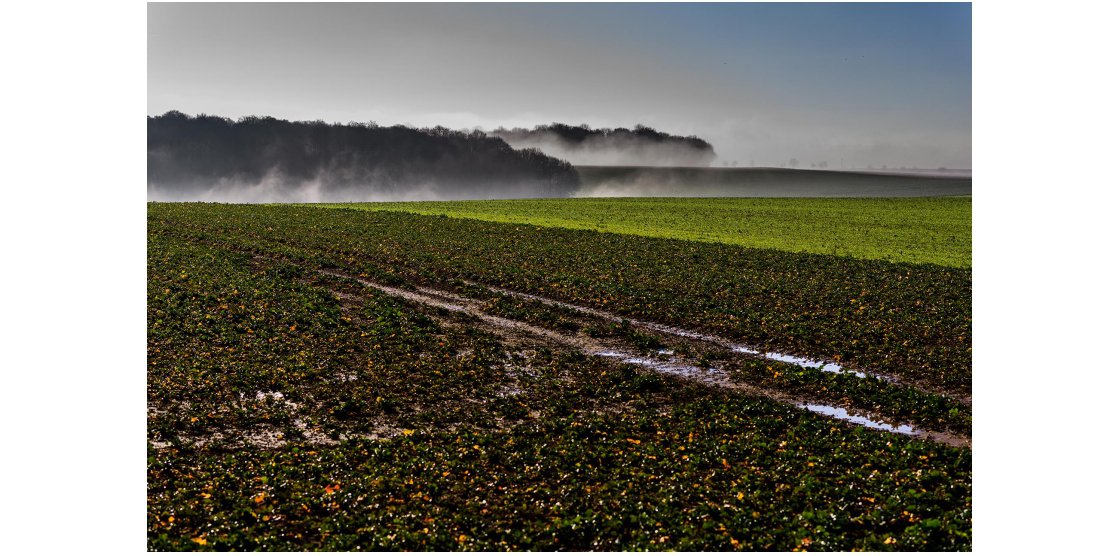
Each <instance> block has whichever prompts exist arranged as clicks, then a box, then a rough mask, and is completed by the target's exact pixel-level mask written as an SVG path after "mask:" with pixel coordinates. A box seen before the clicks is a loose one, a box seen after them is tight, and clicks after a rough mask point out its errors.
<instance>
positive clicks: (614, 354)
mask: <svg viewBox="0 0 1120 556" xmlns="http://www.w3.org/2000/svg"><path fill="white" fill-rule="evenodd" d="M592 355H597V356H599V357H610V358H612V359H621V360H622V362H623V363H630V364H632V365H641V366H643V367H645V368H647V369H651V370H654V371H657V372H659V373H667V374H672V375H677V376H684V377H688V378H693V379H696V378H699V379H701V380H704V381H705V382H710V383H722V382H724V379H725V378H726V375H724V373H723V372H721V371H720V370H719V369H703V368H701V367H697V366H695V365H688V364H685V363H677V362H673V361H661V360H659V359H650V358H648V357H641V356H639V355H635V354H633V353H624V352H618V351H613V350H603V351H596V352H594V353H593V354H592Z"/></svg>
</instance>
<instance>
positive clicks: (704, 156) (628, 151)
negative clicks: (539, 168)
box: [490, 123, 716, 166]
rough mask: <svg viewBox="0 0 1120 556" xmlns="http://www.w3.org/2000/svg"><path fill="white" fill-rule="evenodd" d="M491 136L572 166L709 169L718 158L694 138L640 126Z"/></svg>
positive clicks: (546, 128)
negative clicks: (699, 167) (547, 155)
mask: <svg viewBox="0 0 1120 556" xmlns="http://www.w3.org/2000/svg"><path fill="white" fill-rule="evenodd" d="M490 134H491V135H493V136H494V137H500V138H502V139H504V140H506V142H508V143H509V144H510V145H513V146H514V147H533V148H539V149H541V150H542V151H543V152H545V153H548V154H550V155H553V156H557V157H560V158H564V159H566V160H568V161H569V162H572V163H573V164H595V165H599V164H603V165H646V164H648V165H656V166H707V165H709V164H710V163H711V162H712V161H713V160H715V158H716V153H715V149H714V148H712V145H711V143H708V142H707V141H705V140H703V139H701V138H699V137H696V136H695V135H689V136H681V135H672V134H669V133H665V132H662V131H658V130H656V129H653V128H652V127H648V126H644V125H641V124H638V125H636V126H634V129H627V128H624V127H618V128H614V129H610V128H601V129H593V128H591V127H590V126H588V125H587V124H583V125H578V126H572V125H567V124H562V123H552V124H549V125H539V126H537V127H534V128H532V129H526V128H513V129H505V128H498V129H496V130H494V131H492V132H491V133H490Z"/></svg>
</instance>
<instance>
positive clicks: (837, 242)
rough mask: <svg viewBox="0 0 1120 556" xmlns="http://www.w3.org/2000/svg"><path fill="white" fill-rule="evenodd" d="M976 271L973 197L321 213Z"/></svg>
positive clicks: (462, 205) (393, 206)
mask: <svg viewBox="0 0 1120 556" xmlns="http://www.w3.org/2000/svg"><path fill="white" fill-rule="evenodd" d="M327 206H333V207H350V208H356V209H361V210H374V211H382V210H385V211H402V212H412V213H416V214H431V215H441V214H442V215H447V216H452V217H456V218H474V219H478V220H486V221H490V222H511V223H522V224H534V225H537V226H554V227H560V228H572V229H579V230H596V231H603V232H614V233H620V234H634V235H640V236H648V237H663V238H674V239H686V240H694V241H704V242H717V243H727V244H731V245H741V246H745V247H760V248H771V249H780V250H785V251H795V252H807V253H819V254H826V255H845V256H851V257H858V258H864V259H882V260H888V261H894V262H911V263H932V264H938V265H946V266H953V267H971V266H972V198H971V197H919V198H897V199H874V198H872V199H757V198H755V199H751V198H738V199H727V198H721V199H695V198H626V199H550V200H536V199H533V200H509V201H444V202H411V203H360V204H345V205H327Z"/></svg>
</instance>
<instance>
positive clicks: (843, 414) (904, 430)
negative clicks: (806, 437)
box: [798, 404, 922, 436]
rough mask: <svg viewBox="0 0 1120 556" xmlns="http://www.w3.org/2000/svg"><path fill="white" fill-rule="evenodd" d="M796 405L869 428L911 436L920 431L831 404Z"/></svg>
mask: <svg viewBox="0 0 1120 556" xmlns="http://www.w3.org/2000/svg"><path fill="white" fill-rule="evenodd" d="M798 407H800V408H802V409H808V410H809V411H812V412H813V413H818V414H820V415H827V416H829V417H832V418H834V419H841V420H844V421H848V422H849V423H855V424H857V425H863V426H865V427H867V428H869V429H877V430H883V431H890V432H895V433H899V434H907V435H911V436H913V435H916V434H919V433H921V432H922V431H920V430H918V429H916V428H914V427H912V426H910V425H899V426H897V427H896V426H894V425H891V424H890V423H883V422H881V421H873V420H871V419H868V418H867V417H860V416H859V415H851V414H849V413H848V410H846V409H844V408H842V407H832V406H831V405H816V404H798Z"/></svg>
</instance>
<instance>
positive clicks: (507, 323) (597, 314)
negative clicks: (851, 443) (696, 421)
mask: <svg viewBox="0 0 1120 556" xmlns="http://www.w3.org/2000/svg"><path fill="white" fill-rule="evenodd" d="M312 270H313V271H314V272H315V273H317V274H319V275H321V276H324V277H330V278H334V279H338V280H343V281H351V282H352V283H354V284H358V285H360V286H362V287H364V288H370V289H373V290H377V291H379V292H381V293H383V294H385V295H389V296H391V297H395V298H398V299H403V300H406V301H408V302H411V303H414V304H416V305H418V306H420V307H421V308H426V309H428V311H425V312H428V313H430V311H431V310H432V309H434V310H436V312H439V311H447V312H451V313H457V314H460V315H465V316H467V317H469V318H471V319H476V326H478V327H479V328H481V329H483V330H485V331H487V332H490V333H492V334H494V335H495V336H497V337H499V338H501V339H502V341H503V343H510V344H514V345H521V346H541V345H544V346H549V347H561V348H567V349H572V350H576V351H579V352H582V353H584V354H585V355H588V356H593V357H599V358H601V359H604V360H607V361H610V362H612V363H613V364H630V365H637V366H639V367H641V368H644V369H646V370H648V371H652V372H657V373H662V374H667V375H672V376H677V377H680V378H683V379H685V380H691V381H695V382H699V383H702V384H705V385H708V386H710V387H716V388H725V389H731V390H735V391H739V392H743V393H746V394H749V395H754V396H762V397H766V398H770V399H773V400H776V401H779V402H783V403H787V404H791V405H795V406H798V407H801V408H803V409H806V410H808V411H812V412H814V413H817V414H819V415H824V416H826V417H830V418H834V419H837V420H842V421H846V422H848V423H854V424H856V425H857V426H867V427H870V428H874V429H879V430H886V431H890V432H894V433H899V434H905V435H908V436H913V437H918V438H924V439H928V440H933V441H935V442H939V443H944V444H949V445H953V446H969V447H971V444H972V440H971V437H970V436H967V435H962V434H957V433H953V432H947V431H934V430H924V429H919V428H918V427H913V426H910V425H905V424H892V423H891V422H890V420H888V419H885V418H883V417H882V416H879V415H876V414H875V413H874V412H870V411H864V410H854V411H851V412H849V411H848V410H847V409H845V408H841V407H834V406H831V405H828V403H829V402H828V401H827V400H820V399H807V398H805V397H803V396H794V395H790V394H788V393H785V392H781V391H778V390H773V389H767V388H761V387H759V386H757V385H752V384H747V383H743V382H738V381H735V380H733V379H732V378H731V377H730V376H729V374H728V373H727V372H726V371H725V370H723V369H721V368H720V366H718V365H705V366H700V365H697V364H695V363H692V362H689V361H686V360H684V358H682V357H679V356H676V355H675V354H673V353H672V352H670V353H669V354H662V355H661V356H659V357H656V358H655V357H650V356H647V355H646V354H645V353H643V352H642V351H639V350H635V349H634V348H633V347H631V346H630V345H628V344H626V343H625V342H623V341H620V340H614V339H607V338H591V337H589V336H586V335H584V334H580V333H575V332H565V331H558V330H553V329H549V328H545V327H542V326H538V325H535V324H530V323H527V322H523V321H520V320H515V319H511V318H505V317H501V316H496V315H493V314H490V313H488V312H487V311H486V310H485V305H486V302H485V301H482V300H479V299H472V298H469V297H465V296H462V295H459V294H456V293H453V292H449V291H444V290H438V289H435V288H430V287H421V286H415V287H413V288H412V289H406V288H402V287H396V286H390V285H386V284H381V283H378V282H375V281H372V280H369V279H367V278H361V277H358V276H353V275H350V274H346V273H343V272H339V271H334V270H323V269H312ZM468 284H469V285H471V286H475V287H481V288H485V289H486V290H489V291H490V292H492V293H494V294H497V295H507V296H512V297H518V298H521V299H528V300H532V301H538V302H541V303H545V304H548V305H553V306H556V307H560V308H563V309H567V310H569V311H574V312H576V313H579V314H581V315H582V316H583V317H585V318H587V319H591V320H598V321H600V322H602V321H606V322H611V323H620V322H627V323H629V324H630V325H631V326H634V327H638V328H641V329H643V330H645V331H648V332H651V333H653V334H655V335H657V336H658V337H660V338H662V339H666V338H671V339H673V340H674V341H677V342H681V341H684V342H686V343H690V344H693V345H704V346H716V347H717V348H720V349H722V350H723V351H725V352H726V360H727V361H729V362H734V361H735V360H737V359H740V358H742V357H750V356H756V357H757V356H763V357H769V358H771V359H774V358H775V357H774V356H775V355H782V354H773V353H765V352H761V351H758V350H753V349H751V348H749V347H747V346H742V345H740V344H736V343H734V342H731V341H729V340H726V339H723V338H719V337H716V336H712V335H708V334H703V333H698V332H693V331H688V330H684V329H679V328H675V327H670V326H666V325H661V324H658V323H648V322H642V321H633V320H629V319H623V318H621V317H618V316H617V315H613V314H611V313H608V312H605V311H600V310H597V309H591V308H587V307H581V306H578V305H573V304H569V303H564V302H560V301H555V300H551V299H546V298H542V297H539V296H534V295H531V294H523V293H520V292H515V291H512V290H506V289H503V288H494V287H490V286H486V285H483V284H478V283H474V282H469V283H468ZM332 293H334V294H335V295H338V296H340V297H344V296H345V297H353V294H351V293H345V292H339V291H335V290H333V289H332ZM436 318H439V317H438V315H436ZM440 320H446V319H440ZM779 360H781V359H779ZM803 361H808V362H810V363H814V362H813V361H812V360H808V359H803ZM803 366H807V367H810V366H811V365H803ZM822 372H824V371H822ZM846 372H852V373H855V371H846ZM867 379H868V380H884V381H887V382H896V381H895V380H894V379H892V378H890V377H878V376H874V375H871V376H870V377H869V378H867Z"/></svg>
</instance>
